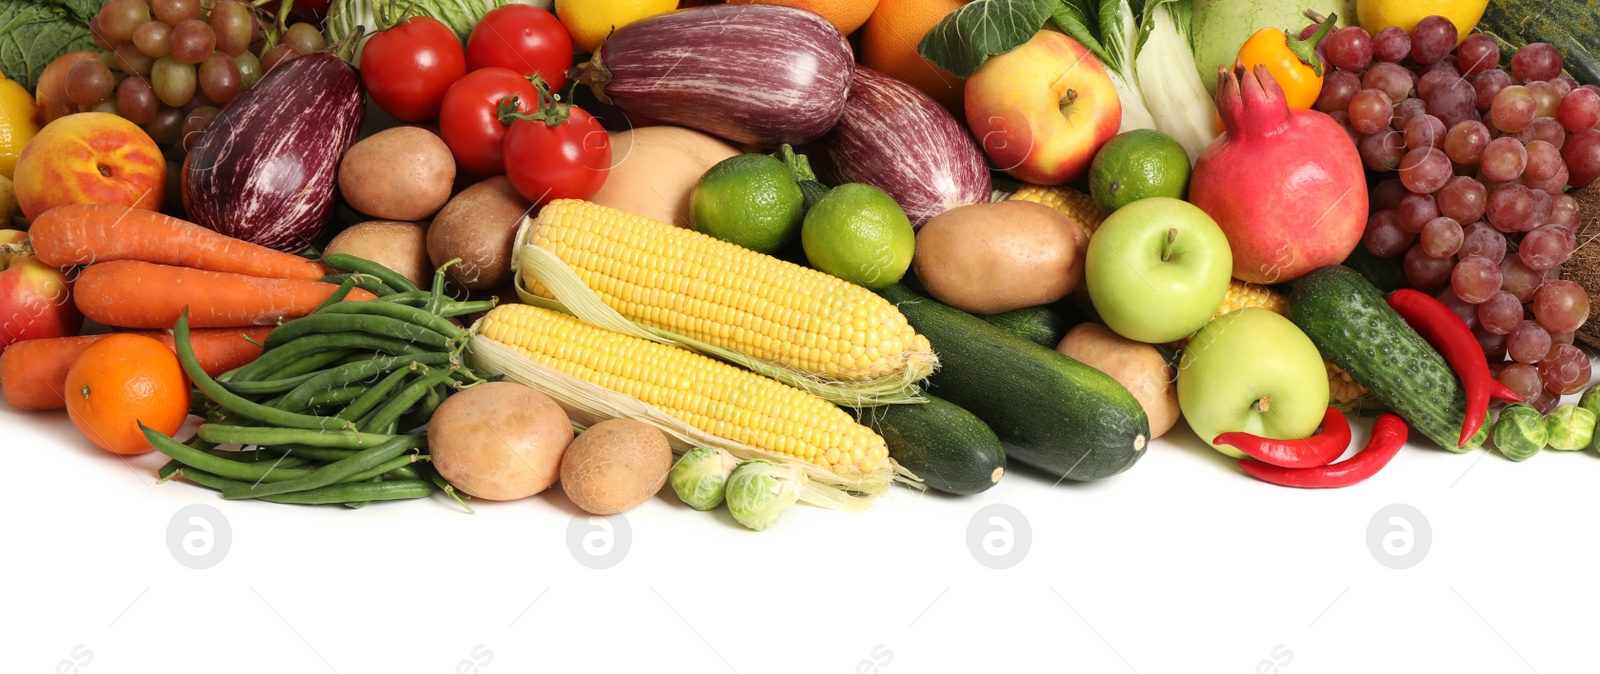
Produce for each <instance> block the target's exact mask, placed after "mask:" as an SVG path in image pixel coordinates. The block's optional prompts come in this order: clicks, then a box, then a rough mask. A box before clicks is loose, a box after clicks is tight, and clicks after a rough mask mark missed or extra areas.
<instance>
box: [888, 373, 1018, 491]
mask: <svg viewBox="0 0 1600 674" xmlns="http://www.w3.org/2000/svg"><path fill="white" fill-rule="evenodd" d="M927 398H928V402H926V403H923V404H921V405H883V406H880V407H867V408H863V409H861V410H860V411H859V412H857V416H858V417H860V418H861V423H864V424H866V425H868V426H871V427H872V430H874V431H877V432H878V435H881V436H883V440H884V442H887V443H889V456H890V457H892V458H894V460H895V461H897V462H899V463H900V465H901V466H903V467H905V469H906V470H909V471H911V472H912V474H914V475H916V476H917V477H919V478H922V483H923V484H925V485H928V486H929V487H931V488H933V489H937V490H939V491H942V492H945V493H948V494H960V495H963V496H965V495H968V494H976V493H978V492H980V491H983V490H985V489H988V488H990V487H993V486H994V485H995V483H996V482H999V481H1000V476H1001V475H1002V474H1004V473H1005V470H1006V453H1005V449H1003V448H1002V447H1001V446H1000V439H999V438H997V437H995V436H994V431H991V430H989V427H988V426H985V425H984V423H983V422H982V421H980V420H978V418H977V417H975V416H972V413H971V412H968V411H966V410H964V409H961V408H960V407H958V406H956V405H955V404H954V403H951V402H949V401H947V400H942V399H939V398H935V397H933V396H931V395H930V396H927Z"/></svg>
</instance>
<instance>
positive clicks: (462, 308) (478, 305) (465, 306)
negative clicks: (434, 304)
mask: <svg viewBox="0 0 1600 674" xmlns="http://www.w3.org/2000/svg"><path fill="white" fill-rule="evenodd" d="M498 304H499V300H498V299H488V300H481V301H477V302H450V303H447V304H445V305H444V306H442V307H439V312H438V313H439V315H440V316H443V317H445V318H454V317H456V316H465V315H467V314H481V313H483V312H485V311H488V310H490V309H493V308H495V306H496V305H498Z"/></svg>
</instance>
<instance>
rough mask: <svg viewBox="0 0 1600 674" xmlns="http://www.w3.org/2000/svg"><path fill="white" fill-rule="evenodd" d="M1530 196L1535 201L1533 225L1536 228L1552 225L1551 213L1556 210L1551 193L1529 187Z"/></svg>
mask: <svg viewBox="0 0 1600 674" xmlns="http://www.w3.org/2000/svg"><path fill="white" fill-rule="evenodd" d="M1528 196H1529V197H1530V198H1532V199H1533V216H1532V217H1533V224H1534V225H1535V226H1537V225H1547V224H1550V213H1551V212H1552V211H1554V210H1555V200H1554V199H1552V198H1551V197H1550V193H1549V192H1545V191H1543V190H1536V189H1533V188H1532V187H1529V188H1528ZM1569 231H1570V230H1569Z"/></svg>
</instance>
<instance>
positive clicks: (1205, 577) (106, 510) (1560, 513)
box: [0, 408, 1600, 674]
mask: <svg viewBox="0 0 1600 674" xmlns="http://www.w3.org/2000/svg"><path fill="white" fill-rule="evenodd" d="M0 424H4V428H5V429H6V436H5V437H6V442H5V449H4V451H5V454H6V455H7V462H6V467H7V473H8V475H7V479H6V480H5V487H4V488H3V489H0V507H3V508H4V510H5V512H6V513H7V515H6V517H5V520H4V528H3V530H0V533H3V535H4V540H5V548H4V549H5V553H4V562H3V563H4V565H5V568H6V570H7V573H6V574H5V579H6V582H5V583H3V584H0V607H3V611H4V616H5V620H4V622H5V625H4V626H3V629H0V671H3V672H7V673H10V672H39V673H42V672H58V671H59V672H63V673H64V672H84V673H87V674H95V673H97V672H105V673H108V674H109V673H112V672H118V673H121V672H207V673H211V672H230V673H233V672H295V673H297V674H298V673H315V672H336V673H338V674H349V673H353V672H385V673H391V672H425V673H426V672H436V673H444V672H462V673H465V672H483V673H488V674H495V673H496V672H534V671H539V672H579V671H582V672H589V671H603V672H610V671H615V672H639V671H664V672H710V673H716V672H737V673H738V674H755V673H763V672H806V673H834V672H838V673H844V672H860V673H865V672H885V673H888V674H897V673H906V674H910V673H912V672H918V673H920V672H979V671H981V672H1037V671H1072V672H1095V673H1121V672H1136V673H1138V674H1154V673H1157V672H1184V673H1190V672H1255V673H1257V674H1266V673H1268V672H1284V673H1288V674H1299V673H1302V672H1303V673H1310V672H1340V673H1349V672H1451V673H1456V672H1495V673H1497V674H1505V673H1515V672H1539V673H1541V674H1549V673H1554V672H1571V671H1594V666H1595V664H1596V663H1597V662H1600V657H1597V654H1596V650H1597V646H1596V644H1600V640H1597V639H1596V627H1597V620H1596V618H1595V613H1596V611H1595V608H1594V607H1595V606H1596V605H1597V601H1600V568H1597V567H1600V559H1597V555H1596V554H1595V553H1596V551H1597V549H1600V546H1597V545H1596V543H1595V538H1596V531H1597V527H1596V526H1595V521H1596V518H1597V517H1600V507H1597V506H1600V498H1597V496H1596V493H1597V491H1596V489H1595V488H1594V485H1595V484H1597V483H1600V457H1597V456H1596V454H1595V452H1594V451H1593V450H1587V451H1584V452H1554V451H1549V450H1547V451H1545V452H1542V453H1540V454H1539V455H1537V456H1535V457H1533V458H1532V459H1530V460H1528V461H1526V462H1524V463H1520V464H1517V463H1512V462H1510V461H1508V460H1506V459H1504V458H1502V457H1501V456H1499V455H1498V454H1495V453H1492V452H1486V451H1484V450H1478V451H1476V452H1474V453H1471V454H1467V455H1456V454H1450V453H1447V452H1445V451H1443V450H1440V449H1437V448H1431V447H1419V446H1411V447H1407V448H1406V449H1405V450H1404V451H1402V452H1401V453H1400V454H1399V456H1398V457H1396V459H1395V460H1394V461H1393V462H1392V463H1391V464H1390V465H1389V467H1388V468H1387V469H1385V470H1384V471H1383V472H1381V473H1379V474H1378V475H1377V476H1376V477H1374V478H1373V479H1371V480H1369V481H1367V482H1366V483H1363V484H1360V485H1357V486H1355V487H1352V488H1348V489H1343V490H1319V491H1302V490H1292V489H1285V488H1280V487H1275V486H1272V485H1267V484H1264V483H1259V482H1255V481H1253V480H1251V479H1250V478H1248V477H1246V476H1244V475H1243V474H1242V473H1240V472H1239V470H1238V468H1237V466H1235V465H1234V464H1233V463H1232V462H1231V461H1230V460H1227V459H1226V458H1225V457H1222V456H1221V455H1220V454H1217V453H1215V452H1213V451H1212V450H1210V449H1208V448H1206V447H1204V446H1203V445H1201V444H1200V443H1199V441H1198V440H1197V439H1196V438H1195V437H1194V436H1193V434H1192V433H1190V432H1189V431H1188V430H1187V428H1186V427H1185V426H1183V425H1181V424H1180V425H1179V427H1178V428H1177V429H1175V430H1174V431H1173V433H1172V434H1171V435H1170V436H1168V437H1167V438H1163V439H1161V440H1158V441H1156V442H1155V443H1154V444H1153V445H1152V446H1151V448H1150V449H1149V454H1148V455H1147V456H1146V457H1145V458H1144V459H1143V460H1142V461H1141V462H1140V463H1138V464H1137V465H1136V466H1134V468H1133V469H1132V470H1131V471H1129V472H1128V473H1125V474H1123V475H1120V476H1117V477H1114V478H1111V479H1108V480H1105V481H1103V482H1100V483H1094V484H1074V483H1063V484H1061V485H1059V486H1052V483H1053V480H1051V479H1049V478H1047V477H1045V476H1043V475H1042V474H1040V473H1037V472H1033V471H1030V470H1028V469H1026V468H1022V467H1020V466H1013V467H1012V468H1013V469H1012V470H1011V472H1010V473H1008V474H1007V476H1006V477H1005V479H1004V480H1003V481H1002V482H1001V483H1000V485H998V486H997V487H996V488H994V489H992V490H990V491H988V492H985V493H983V494H980V495H977V496H974V497H968V498H954V497H945V496H939V495H935V494H927V495H923V494H919V493H917V492H914V491H911V490H907V489H896V490H895V491H894V492H892V494H891V495H890V496H889V497H887V498H884V499H880V501H879V504H878V505H877V506H876V507H875V508H874V509H873V510H872V511H870V512H867V513H864V514H859V515H852V514H844V513H837V512H830V511H825V510H820V509H817V508H812V507H807V506H797V507H795V508H792V509H790V510H789V511H788V512H787V513H786V514H785V515H784V518H783V520H782V521H781V522H779V523H778V525H777V526H775V527H774V528H772V529H770V530H768V531H765V532H759V533H757V532H751V531H746V530H744V529H742V528H740V527H739V526H738V525H737V524H735V523H734V522H733V521H732V520H731V518H730V517H729V516H728V515H727V513H726V511H725V510H724V511H722V512H718V513H714V514H713V513H700V512H696V511H693V510H690V509H688V508H687V507H685V506H683V505H681V504H680V503H678V501H677V500H676V499H675V498H674V497H673V496H671V490H670V488H668V489H667V490H665V491H664V492H663V495H662V496H661V497H660V498H657V499H653V500H652V501H650V502H648V503H646V504H645V505H644V506H642V507H640V508H638V509H636V510H634V511H632V512H629V513H627V515H626V519H627V523H628V527H629V528H630V529H631V536H630V539H631V540H630V545H629V549H628V550H627V552H626V554H625V556H623V558H622V560H621V561H620V563H618V564H616V565H615V566H614V567H612V568H609V569H605V570H595V569H591V568H588V567H586V566H584V565H582V564H580V563H579V562H578V561H577V557H576V556H575V555H584V554H585V553H584V552H583V551H582V550H581V548H580V550H579V551H578V552H576V553H574V552H573V551H572V550H571V549H570V548H569V545H568V542H567V541H568V538H567V536H568V527H569V524H570V523H572V521H573V518H574V517H575V516H576V515H578V511H577V510H576V509H575V508H573V507H572V505H571V504H570V503H569V502H568V501H567V500H566V498H565V497H564V496H562V495H561V492H560V488H559V487H557V488H555V489H554V490H553V491H551V492H547V493H546V494H544V495H541V496H539V497H535V498H532V499H529V500H524V501H520V502H514V503H499V504H494V503H481V502H479V503H476V505H477V510H478V513H477V514H476V515H467V514H465V513H464V512H462V511H461V510H460V509H458V508H457V507H456V506H455V505H454V504H453V503H452V502H450V501H448V500H446V499H445V498H443V497H442V496H435V497H433V498H430V499H426V500H421V501H411V502H395V503H377V504H373V505H371V506H368V507H367V508H365V509H362V510H348V509H346V508H343V507H334V506H326V507H300V506H286V505H273V504H267V503H258V502H249V501H238V502H225V501H222V500H220V499H219V498H218V497H217V496H216V495H215V494H214V493H213V492H211V491H209V490H205V489H201V488H199V487H196V486H194V485H191V484H188V483H184V482H181V481H174V482H170V483H167V484H163V485H156V484H155V482H154V473H155V470H156V468H157V467H159V466H160V465H161V464H162V463H163V462H164V457H162V456H161V455H159V454H155V453H151V454H147V455H144V456H139V457H132V458H129V459H123V458H118V457H115V456H113V455H110V454H108V453H106V452H103V451H100V450H99V449H96V448H94V447H93V446H91V445H90V444H89V443H88V442H87V441H85V440H84V439H82V438H81V437H80V436H79V435H78V434H77V432H76V431H75V430H74V429H73V428H72V426H71V424H70V423H69V422H68V420H67V419H66V416H65V414H63V413H52V414H43V415H24V414H21V413H18V412H15V411H11V410H9V409H8V408H7V409H4V411H0ZM1369 427H1370V420H1357V421H1356V443H1357V446H1359V445H1360V444H1361V443H1363V442H1364V441H1365V436H1366V429H1367V428H1369ZM195 503H201V504H207V505H210V506H214V507H215V508H217V509H218V510H219V511H220V513H222V515H223V518H225V520H226V526H227V528H228V529H229V531H230V533H231V542H230V544H229V546H228V549H227V550H226V551H225V553H223V554H222V561H221V562H220V563H218V564H216V565H215V566H214V567H212V568H209V569H204V570H194V569H190V568H188V567H186V566H184V565H181V564H180V563H179V562H178V561H177V559H176V556H175V553H174V552H172V551H171V550H170V549H169V546H168V543H167V539H168V527H169V523H171V522H172V520H173V517H174V515H175V514H176V513H177V512H178V511H179V509H181V508H184V507H185V506H189V505H190V504H195ZM1396 503H1400V504H1408V505H1410V506H1413V507H1415V508H1416V509H1417V510H1418V511H1420V513H1422V515H1423V517H1424V518H1425V519H1426V525H1425V526H1426V527H1427V528H1428V529H1429V530H1430V531H1431V545H1430V546H1429V548H1428V549H1427V550H1426V552H1425V553H1422V554H1423V557H1422V561H1421V562H1420V563H1419V564H1417V565H1416V566H1414V567H1412V568H1409V569H1405V570H1393V569H1390V568H1387V567H1385V566H1383V565H1380V564H1379V562H1378V561H1377V557H1376V556H1375V554H1374V553H1373V552H1372V551H1371V550H1370V549H1369V545H1368V541H1367V539H1368V530H1369V522H1370V521H1371V520H1372V519H1373V516H1374V514H1376V513H1377V512H1378V510H1379V509H1380V508H1383V507H1385V506H1388V505H1390V504H1396ZM989 504H1009V505H1010V506H1012V507H1014V508H1016V510H1017V512H1019V513H1020V514H1021V517H1022V518H1023V519H1025V521H1026V526H1027V527H1028V529H1029V530H1030V531H1029V532H1028V533H1027V534H1024V533H1023V532H1022V531H1021V526H1022V525H1020V524H1018V525H1016V526H1017V532H1016V534H1015V536H1016V542H1015V543H1014V547H1013V551H1014V552H1013V554H1022V553H1021V547H1020V546H1021V541H1022V540H1023V538H1025V537H1026V538H1029V539H1031V542H1030V544H1029V545H1028V548H1027V550H1026V553H1025V554H1023V556H1022V559H1021V561H1020V563H1018V564H1016V565H1015V566H1014V567H1012V568H1009V569H1004V570H995V569H991V568H988V567H986V566H983V565H981V564H979V563H978V561H976V559H977V558H976V557H975V555H974V553H973V552H972V551H971V549H970V548H969V546H968V542H967V540H968V528H969V524H970V523H971V522H972V521H973V518H974V515H975V513H977V512H978V511H979V509H980V508H983V507H984V506H986V505H989ZM986 519H987V518H983V519H982V520H980V521H979V522H978V523H977V525H976V526H977V527H978V529H977V531H978V533H979V534H980V535H981V534H982V533H983V532H986V531H994V530H995V526H994V525H991V524H990V523H989V522H988V521H986ZM578 524H579V526H586V525H587V520H579V522H578ZM1413 526H1414V528H1415V530H1416V531H1417V534H1416V537H1417V540H1418V541H1419V542H1420V540H1421V538H1422V536H1423V534H1422V533H1421V528H1422V527H1423V526H1424V525H1423V524H1421V523H1413ZM177 527H178V530H179V531H180V533H181V532H182V531H186V530H192V527H190V526H188V525H187V524H186V523H185V522H179V523H178V525H177ZM613 529H614V530H617V527H615V526H614V527H613ZM1392 530H1394V526H1392V525H1390V524H1389V523H1387V522H1380V523H1379V529H1378V531H1379V533H1380V535H1381V533H1382V532H1383V531H1392ZM596 535H598V534H596ZM619 540H620V539H619ZM992 542H996V541H992ZM1418 549H1419V548H1413V550H1414V552H1413V554H1418V553H1417V552H1415V551H1416V550H1418ZM177 554H178V555H181V554H184V553H182V552H180V553H177ZM980 554H982V553H980ZM1379 554H1382V553H1379ZM75 653H76V656H77V657H76V659H77V663H74V662H73V660H74V654H75ZM475 654H476V661H475V660H474V655H475ZM875 655H876V658H875V657H874V656H875ZM1275 656H1276V657H1275ZM62 660H66V661H68V662H67V664H60V661H62ZM85 660H87V663H86V664H79V663H83V662H84V661H85ZM463 660H466V661H467V664H465V665H463V664H461V661H463ZM863 660H865V661H867V662H866V663H863V662H862V661H863ZM1264 660H1265V661H1266V662H1265V663H1263V662H1262V661H1264ZM58 665H60V669H57V667H58Z"/></svg>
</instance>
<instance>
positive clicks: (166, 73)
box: [150, 54, 196, 108]
mask: <svg viewBox="0 0 1600 674" xmlns="http://www.w3.org/2000/svg"><path fill="white" fill-rule="evenodd" d="M150 82H151V84H153V85H154V86H155V90H156V96H157V97H158V98H160V99H161V102H162V103H166V104H167V105H170V106H172V107H174V108H178V107H183V106H184V105H187V104H188V103H189V101H190V100H193V99H194V91H195V88H196V86H195V84H196V83H195V72H194V66H191V65H187V64H184V63H180V62H178V60H177V59H176V58H173V56H172V55H171V54H168V55H166V56H163V57H161V58H159V59H157V60H156V65H155V69H154V71H152V73H151V76H150Z"/></svg>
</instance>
